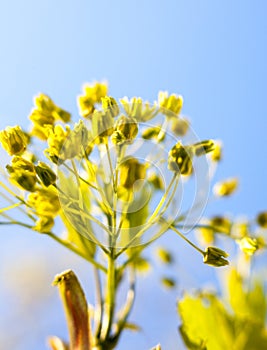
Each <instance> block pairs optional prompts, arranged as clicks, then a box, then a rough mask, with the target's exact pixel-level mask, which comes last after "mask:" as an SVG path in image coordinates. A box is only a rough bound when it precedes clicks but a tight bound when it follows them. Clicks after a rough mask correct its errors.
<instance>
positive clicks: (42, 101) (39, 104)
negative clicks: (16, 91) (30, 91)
mask: <svg viewBox="0 0 267 350" xmlns="http://www.w3.org/2000/svg"><path fill="white" fill-rule="evenodd" d="M34 104H35V106H36V108H37V109H38V110H39V111H43V112H44V113H46V114H49V113H51V112H53V110H54V109H55V108H56V105H55V104H54V102H53V101H52V99H51V98H50V97H49V96H47V95H45V94H43V93H40V94H39V95H37V96H35V97H34Z"/></svg>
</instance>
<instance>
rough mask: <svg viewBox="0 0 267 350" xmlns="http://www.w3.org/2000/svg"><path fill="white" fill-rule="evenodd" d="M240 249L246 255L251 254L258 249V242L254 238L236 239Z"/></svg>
mask: <svg viewBox="0 0 267 350" xmlns="http://www.w3.org/2000/svg"><path fill="white" fill-rule="evenodd" d="M237 243H238V245H239V247H240V249H241V250H242V251H243V252H244V253H246V254H247V255H253V254H254V253H255V252H256V251H257V250H258V249H259V244H258V241H257V239H256V238H252V237H243V238H242V239H239V240H237Z"/></svg>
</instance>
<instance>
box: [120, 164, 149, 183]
mask: <svg viewBox="0 0 267 350" xmlns="http://www.w3.org/2000/svg"><path fill="white" fill-rule="evenodd" d="M119 171H120V185H121V186H123V187H124V188H127V189H132V188H133V185H134V183H135V181H138V180H143V179H145V177H146V166H145V165H144V164H141V163H139V162H138V160H137V159H136V158H133V157H128V158H127V159H126V160H124V161H123V162H122V163H121V164H120V166H119Z"/></svg>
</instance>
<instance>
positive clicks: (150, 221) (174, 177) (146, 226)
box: [115, 173, 177, 258]
mask: <svg viewBox="0 0 267 350" xmlns="http://www.w3.org/2000/svg"><path fill="white" fill-rule="evenodd" d="M176 178H177V173H174V175H173V177H172V180H171V182H170V183H169V186H168V188H167V190H166V191H165V193H164V195H163V196H162V198H161V200H160V202H159V204H158V205H157V207H156V209H155V210H154V212H153V214H152V215H151V216H150V218H149V219H148V221H147V223H146V224H145V227H144V228H142V229H141V230H140V231H139V232H138V233H137V234H136V235H135V236H134V237H133V238H132V239H131V240H130V241H129V242H128V243H127V244H126V245H125V247H123V248H122V249H121V250H120V251H119V252H118V253H117V254H116V255H115V258H118V257H119V256H120V255H121V254H122V253H124V252H125V251H126V250H127V249H128V248H129V247H130V246H131V245H132V243H133V242H134V241H135V240H136V239H137V238H139V237H141V236H142V234H143V233H144V232H145V231H146V230H147V228H148V227H149V225H151V224H153V221H154V220H155V219H156V218H157V219H158V218H159V215H158V213H159V212H160V210H161V209H162V206H163V205H164V203H165V201H166V199H167V197H168V194H169V192H170V190H171V188H172V186H173V183H174V181H175V180H176ZM175 190H176V186H175ZM164 221H165V220H164Z"/></svg>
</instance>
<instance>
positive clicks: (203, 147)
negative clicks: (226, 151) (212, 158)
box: [194, 140, 215, 157]
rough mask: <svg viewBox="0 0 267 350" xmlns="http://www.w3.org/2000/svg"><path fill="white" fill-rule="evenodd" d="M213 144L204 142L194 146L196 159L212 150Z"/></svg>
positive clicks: (207, 141) (210, 141) (208, 141)
mask: <svg viewBox="0 0 267 350" xmlns="http://www.w3.org/2000/svg"><path fill="white" fill-rule="evenodd" d="M214 147H215V144H214V141H213V140H205V141H201V142H197V143H195V144H194V151H195V155H196V156H197V157H199V156H202V155H205V154H206V153H209V152H212V151H213V150H214Z"/></svg>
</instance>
